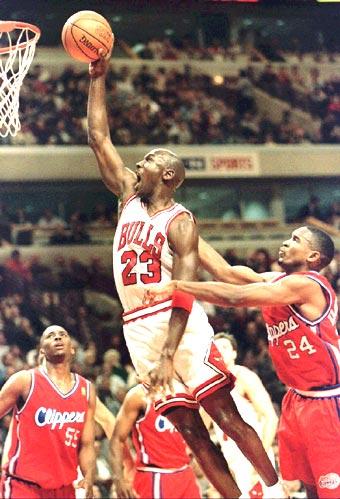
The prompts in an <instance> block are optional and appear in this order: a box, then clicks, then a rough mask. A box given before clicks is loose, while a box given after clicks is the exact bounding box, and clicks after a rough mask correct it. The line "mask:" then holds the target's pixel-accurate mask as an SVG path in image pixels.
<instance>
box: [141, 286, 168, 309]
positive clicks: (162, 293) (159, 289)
mask: <svg viewBox="0 0 340 499" xmlns="http://www.w3.org/2000/svg"><path fill="white" fill-rule="evenodd" d="M175 289H176V281H170V282H168V283H167V284H164V285H163V286H150V287H147V288H146V289H145V291H144V297H143V304H144V305H152V304H153V303H155V302H157V301H162V300H165V299H166V298H171V296H172V293H173V292H174V291H175Z"/></svg>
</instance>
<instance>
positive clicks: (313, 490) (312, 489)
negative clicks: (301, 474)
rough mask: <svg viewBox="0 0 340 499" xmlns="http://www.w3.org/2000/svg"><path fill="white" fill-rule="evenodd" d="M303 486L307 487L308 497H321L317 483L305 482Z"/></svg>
mask: <svg viewBox="0 0 340 499" xmlns="http://www.w3.org/2000/svg"><path fill="white" fill-rule="evenodd" d="M303 486H304V488H305V489H306V494H307V497H308V499H315V498H317V497H319V496H318V489H317V487H316V485H312V484H310V483H304V484H303Z"/></svg>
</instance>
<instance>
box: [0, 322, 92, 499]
mask: <svg viewBox="0 0 340 499" xmlns="http://www.w3.org/2000/svg"><path fill="white" fill-rule="evenodd" d="M40 351H41V354H42V355H43V356H44V357H45V362H44V366H41V367H39V368H35V369H30V370H25V371H19V372H18V373H15V374H13V375H12V376H11V377H10V378H9V379H8V381H7V382H6V383H5V385H4V386H3V388H2V389H1V392H0V417H2V416H4V415H5V414H7V412H8V411H9V410H10V409H13V419H12V424H11V430H10V431H11V434H10V437H9V438H10V444H9V450H8V462H7V463H6V465H5V467H4V469H3V474H2V479H1V495H0V496H1V497H3V498H11V499H19V498H23V497H26V498H36V499H38V498H39V499H44V498H65V499H66V498H67V499H68V498H74V497H75V490H74V487H73V481H74V480H75V479H76V478H77V466H78V464H79V466H80V469H81V471H82V473H83V477H84V478H83V479H82V480H81V482H80V483H79V484H78V487H81V488H84V489H85V497H86V498H92V497H93V492H92V487H93V480H94V474H95V451H94V418H93V414H94V409H95V391H94V388H93V387H92V385H90V382H89V381H87V380H85V379H84V378H82V377H81V376H79V375H77V374H74V373H72V372H71V371H70V364H71V360H72V356H73V346H72V343H71V338H70V336H69V335H68V333H67V331H66V330H65V329H63V328H62V327H60V326H56V325H54V326H49V327H48V328H46V329H45V331H44V332H43V334H42V336H41V340H40Z"/></svg>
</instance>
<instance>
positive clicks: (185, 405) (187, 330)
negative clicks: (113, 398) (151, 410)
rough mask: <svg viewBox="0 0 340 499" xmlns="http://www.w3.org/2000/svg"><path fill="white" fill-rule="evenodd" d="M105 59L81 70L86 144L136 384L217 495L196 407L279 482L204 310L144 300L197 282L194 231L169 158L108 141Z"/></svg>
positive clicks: (219, 479) (222, 482) (211, 450)
mask: <svg viewBox="0 0 340 499" xmlns="http://www.w3.org/2000/svg"><path fill="white" fill-rule="evenodd" d="M109 58H110V54H108V55H107V56H106V57H100V59H98V60H97V61H95V62H93V63H91V64H90V68H89V71H90V77H91V82H90V90H89V100H88V124H89V143H90V145H91V147H92V149H93V151H94V153H95V155H96V158H97V162H98V166H99V169H100V172H101V175H102V179H103V181H104V183H105V185H106V186H107V187H108V189H109V190H110V191H112V192H113V193H114V194H115V195H116V196H118V197H119V199H120V201H121V202H122V206H121V208H122V209H121V213H120V218H119V221H118V225H117V228H116V231H115V236H114V244H113V266H114V275H115V282H116V287H117V291H118V294H119V298H120V301H121V302H122V305H123V308H124V337H125V339H126V343H127V346H128V349H129V352H130V355H131V359H132V362H133V364H134V366H135V369H136V371H137V373H138V375H139V377H140V379H141V381H142V382H143V383H144V384H145V385H147V386H148V387H149V390H150V394H151V395H152V396H154V398H157V400H156V405H155V407H156V409H157V410H159V411H161V412H162V413H164V414H165V415H166V416H167V418H168V419H170V420H171V422H172V423H173V424H174V426H175V427H176V428H177V429H178V430H179V431H180V432H181V433H182V435H183V437H184V439H185V440H186V442H187V444H188V445H189V447H190V448H191V449H192V451H193V453H194V455H195V457H196V459H197V460H198V462H199V464H200V466H201V468H202V469H203V471H204V473H205V475H206V476H207V477H208V479H209V480H210V481H211V482H212V483H213V484H214V486H215V488H216V489H217V490H218V491H219V493H220V494H221V495H222V496H223V497H239V496H240V495H241V491H240V489H239V488H238V486H237V485H236V483H235V481H234V479H233V477H232V475H231V474H230V472H229V470H228V465H227V463H226V461H225V459H224V457H223V455H222V453H221V451H220V450H219V449H218V448H217V446H215V445H214V444H213V443H212V441H211V440H210V437H209V434H208V432H207V430H206V428H205V426H204V423H203V421H202V418H201V417H200V415H199V412H198V407H199V405H201V406H203V407H204V409H205V410H206V411H207V412H208V413H209V415H210V416H211V417H212V419H213V420H214V421H215V422H216V423H217V424H218V425H219V426H220V427H221V428H222V429H223V431H224V432H226V433H228V434H229V435H230V436H231V438H233V439H234V440H235V441H236V443H237V445H238V446H239V448H240V449H241V451H242V452H243V454H244V455H245V456H246V457H247V458H248V459H249V460H250V461H251V462H252V464H253V466H254V467H255V468H256V469H257V471H258V473H259V474H260V475H261V476H262V478H263V480H264V481H265V483H266V484H267V485H273V484H274V483H276V482H277V480H278V478H277V474H276V472H275V469H274V468H273V466H272V464H271V462H270V460H269V458H268V456H267V454H266V452H265V450H264V448H263V445H262V443H261V440H260V439H259V437H258V435H257V433H256V432H255V431H254V429H253V428H251V426H249V425H248V424H246V423H245V422H244V421H243V419H242V418H241V416H240V414H239V412H238V411H237V408H236V406H235V404H234V402H233V399H232V397H231V395H230V391H231V389H232V388H233V381H234V377H233V376H232V375H231V373H230V372H228V370H227V369H226V368H225V366H224V363H223V361H222V359H221V356H220V355H219V352H218V351H217V349H216V348H215V347H214V346H212V337H213V330H212V328H211V326H210V325H209V323H208V318H207V315H206V314H205V313H204V311H203V309H202V307H201V306H200V305H199V304H198V303H197V302H195V300H194V297H193V296H192V295H188V294H185V293H177V294H176V296H173V297H172V299H170V300H166V302H162V303H158V304H156V305H155V306H150V307H145V306H144V305H143V294H144V290H143V286H144V285H148V284H151V283H166V282H167V281H169V280H170V279H171V278H175V279H195V278H196V272H197V267H198V230H197V225H196V223H195V220H194V218H193V216H192V214H191V213H190V212H188V210H186V209H185V208H184V207H183V206H181V205H179V204H178V203H176V202H175V200H174V192H175V190H176V189H177V188H178V187H179V186H180V185H181V184H182V182H183V180H184V178H185V168H184V165H183V163H182V161H181V160H180V159H179V158H178V157H177V156H176V154H174V153H173V152H171V151H169V150H167V149H154V150H152V151H150V152H149V153H148V154H146V155H145V156H144V158H143V159H142V160H141V161H140V162H138V163H137V165H136V167H137V172H133V171H131V170H130V169H128V168H126V167H125V166H124V163H123V161H122V158H121V157H120V156H119V154H118V152H117V150H116V149H115V147H114V145H113V144H112V141H111V138H110V131H109V126H108V118H107V114H106V107H105V78H106V72H107V70H108V67H109Z"/></svg>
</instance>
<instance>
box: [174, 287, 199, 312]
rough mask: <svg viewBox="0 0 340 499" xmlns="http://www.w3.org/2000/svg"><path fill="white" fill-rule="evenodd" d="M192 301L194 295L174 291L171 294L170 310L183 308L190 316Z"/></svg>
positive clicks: (177, 290)
mask: <svg viewBox="0 0 340 499" xmlns="http://www.w3.org/2000/svg"><path fill="white" fill-rule="evenodd" d="M194 300H195V297H194V295H191V294H190V293H185V292H184V291H180V290H179V289H175V291H174V292H173V294H172V308H183V309H184V310H186V311H187V312H189V314H190V312H191V310H192V305H193V303H194Z"/></svg>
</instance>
